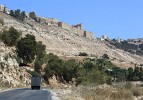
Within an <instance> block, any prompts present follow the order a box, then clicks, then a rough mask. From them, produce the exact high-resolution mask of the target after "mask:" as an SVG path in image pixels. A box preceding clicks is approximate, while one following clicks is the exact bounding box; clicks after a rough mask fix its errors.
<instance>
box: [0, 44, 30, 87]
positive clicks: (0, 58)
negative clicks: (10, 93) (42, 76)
mask: <svg viewBox="0 0 143 100" xmlns="http://www.w3.org/2000/svg"><path fill="white" fill-rule="evenodd" d="M16 58H17V56H16V54H15V53H14V52H13V50H12V48H9V47H6V46H5V45H4V44H3V43H2V42H0V87H18V86H26V85H29V84H30V79H29V78H30V75H29V74H28V73H27V72H26V69H25V68H20V67H19V64H18V63H17V61H16Z"/></svg>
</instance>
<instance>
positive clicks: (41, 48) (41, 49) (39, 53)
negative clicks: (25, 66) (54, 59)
mask: <svg viewBox="0 0 143 100" xmlns="http://www.w3.org/2000/svg"><path fill="white" fill-rule="evenodd" d="M45 50H46V46H45V45H43V44H42V42H41V41H39V42H38V43H37V45H36V55H37V57H38V58H40V59H41V58H43V57H44V55H45V54H46V52H45Z"/></svg>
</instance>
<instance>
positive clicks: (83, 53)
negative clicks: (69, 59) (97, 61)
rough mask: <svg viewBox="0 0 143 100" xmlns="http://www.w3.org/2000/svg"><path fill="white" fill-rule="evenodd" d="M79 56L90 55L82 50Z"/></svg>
mask: <svg viewBox="0 0 143 100" xmlns="http://www.w3.org/2000/svg"><path fill="white" fill-rule="evenodd" d="M79 56H88V54H87V53H86V52H80V53H79Z"/></svg>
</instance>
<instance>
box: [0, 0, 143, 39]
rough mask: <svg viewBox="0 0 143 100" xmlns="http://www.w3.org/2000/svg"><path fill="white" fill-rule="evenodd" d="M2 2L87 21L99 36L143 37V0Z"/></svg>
mask: <svg viewBox="0 0 143 100" xmlns="http://www.w3.org/2000/svg"><path fill="white" fill-rule="evenodd" d="M0 4H4V5H6V6H7V7H8V8H9V9H13V10H15V9H21V10H22V11H26V12H31V11H35V12H36V14H37V15H38V16H43V17H46V18H57V19H59V20H60V21H64V22H67V23H69V24H78V23H83V24H84V28H85V29H86V30H88V31H91V32H93V33H94V35H95V36H96V37H100V36H101V35H108V36H109V37H110V38H117V37H120V38H124V39H127V38H139V37H140V38H142V37H143V0H0Z"/></svg>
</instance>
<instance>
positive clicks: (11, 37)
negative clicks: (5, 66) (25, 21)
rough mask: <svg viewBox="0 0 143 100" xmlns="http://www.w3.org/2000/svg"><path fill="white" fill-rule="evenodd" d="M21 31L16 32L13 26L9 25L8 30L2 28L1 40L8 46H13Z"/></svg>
mask: <svg viewBox="0 0 143 100" xmlns="http://www.w3.org/2000/svg"><path fill="white" fill-rule="evenodd" d="M20 36H21V33H20V32H18V31H17V30H16V29H15V28H14V27H10V28H9V30H8V31H7V30H4V31H3V32H2V34H1V39H2V41H3V42H4V43H5V44H6V45H8V46H14V45H16V44H17V42H18V39H19V38H20Z"/></svg>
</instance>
